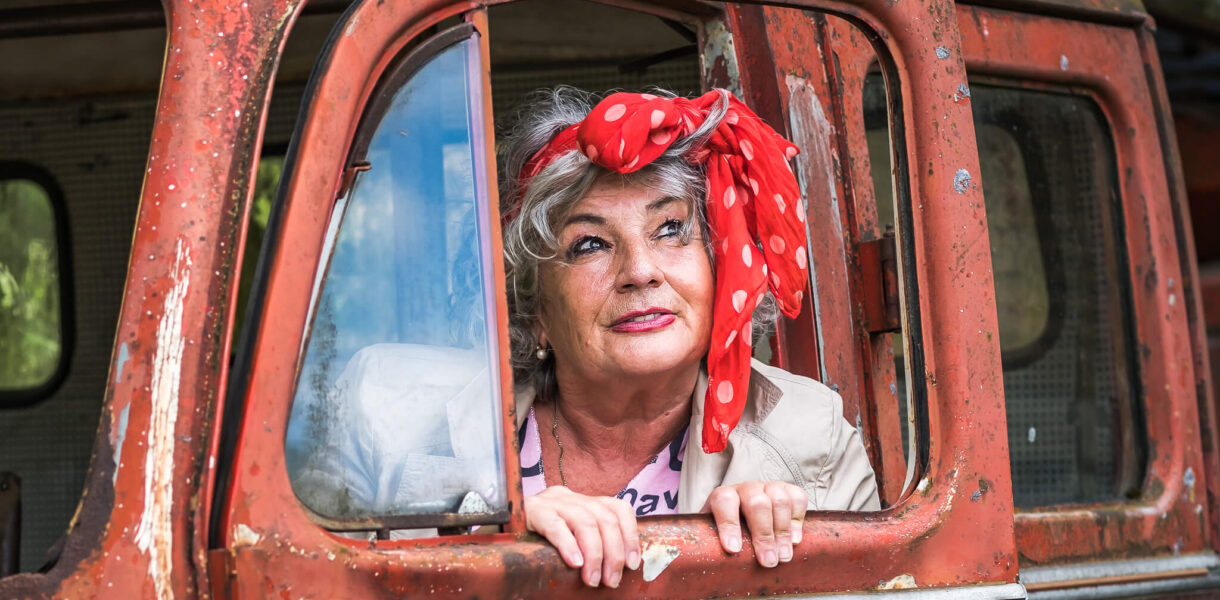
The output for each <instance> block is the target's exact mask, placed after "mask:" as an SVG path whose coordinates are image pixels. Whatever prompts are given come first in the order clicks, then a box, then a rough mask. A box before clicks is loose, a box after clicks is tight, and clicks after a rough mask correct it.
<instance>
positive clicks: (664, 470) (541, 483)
mask: <svg viewBox="0 0 1220 600" xmlns="http://www.w3.org/2000/svg"><path fill="white" fill-rule="evenodd" d="M688 428H689V425H687V426H684V427H683V428H682V431H681V432H679V433H678V435H677V437H675V438H674V439H673V441H672V442H670V443H669V444H668V445H666V446H665V447H664V448H662V449H661V452H659V453H658V454H657V455H656V456H654V457H653V458H652V461H650V462H649V463H648V464H646V465H644V468H643V469H640V472H639V473H636V475H635V477H633V478H631V481H630V482H629V483H628V484H627V487H624V488H623V489H622V491H620V492H619V493H618V494H616V496H617V497H619V498H622V499H624V500H626V501H628V502H630V503H631V506H632V508H634V509H635V514H636V516H639V517H642V516H644V515H672V514H676V513H677V512H678V482H679V480H680V478H681V473H682V457H683V456H684V455H685V453H686V432H687V430H688ZM517 443H518V444H519V445H520V448H521V487H522V491H523V492H524V494H525V496H526V497H529V496H533V495H534V494H537V493H539V492H541V491H542V490H544V489H546V477H545V475H544V474H543V470H542V439H541V438H539V437H538V420H537V419H536V418H535V417H534V407H532V406H531V407H530V412H529V415H528V416H526V418H525V423H523V424H522V425H521V429H520V431H518V432H517Z"/></svg>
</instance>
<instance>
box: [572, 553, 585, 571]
mask: <svg viewBox="0 0 1220 600" xmlns="http://www.w3.org/2000/svg"><path fill="white" fill-rule="evenodd" d="M572 564H574V565H576V566H578V567H583V566H585V557H584V556H583V555H582V554H581V553H580V550H577V551H576V552H575V553H573V554H572Z"/></svg>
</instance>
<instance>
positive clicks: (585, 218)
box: [563, 213, 606, 227]
mask: <svg viewBox="0 0 1220 600" xmlns="http://www.w3.org/2000/svg"><path fill="white" fill-rule="evenodd" d="M576 223H589V224H591V225H605V224H606V220H605V219H604V218H602V217H599V216H597V215H595V214H592V213H576V214H574V215H568V218H567V219H564V221H563V226H564V227H567V226H568V225H573V224H576Z"/></svg>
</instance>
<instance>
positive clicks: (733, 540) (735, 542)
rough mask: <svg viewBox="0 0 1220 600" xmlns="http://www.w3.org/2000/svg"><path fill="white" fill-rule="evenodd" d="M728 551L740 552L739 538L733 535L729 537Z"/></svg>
mask: <svg viewBox="0 0 1220 600" xmlns="http://www.w3.org/2000/svg"><path fill="white" fill-rule="evenodd" d="M729 550H730V551H732V552H741V538H739V537H737V536H735V535H733V536H729Z"/></svg>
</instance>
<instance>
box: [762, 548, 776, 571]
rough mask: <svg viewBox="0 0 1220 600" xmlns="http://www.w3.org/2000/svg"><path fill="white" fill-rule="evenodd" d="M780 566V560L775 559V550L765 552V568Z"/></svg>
mask: <svg viewBox="0 0 1220 600" xmlns="http://www.w3.org/2000/svg"><path fill="white" fill-rule="evenodd" d="M778 564H779V560H778V559H776V558H775V551H774V550H766V551H764V552H763V566H764V567H774V566H775V565H778Z"/></svg>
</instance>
